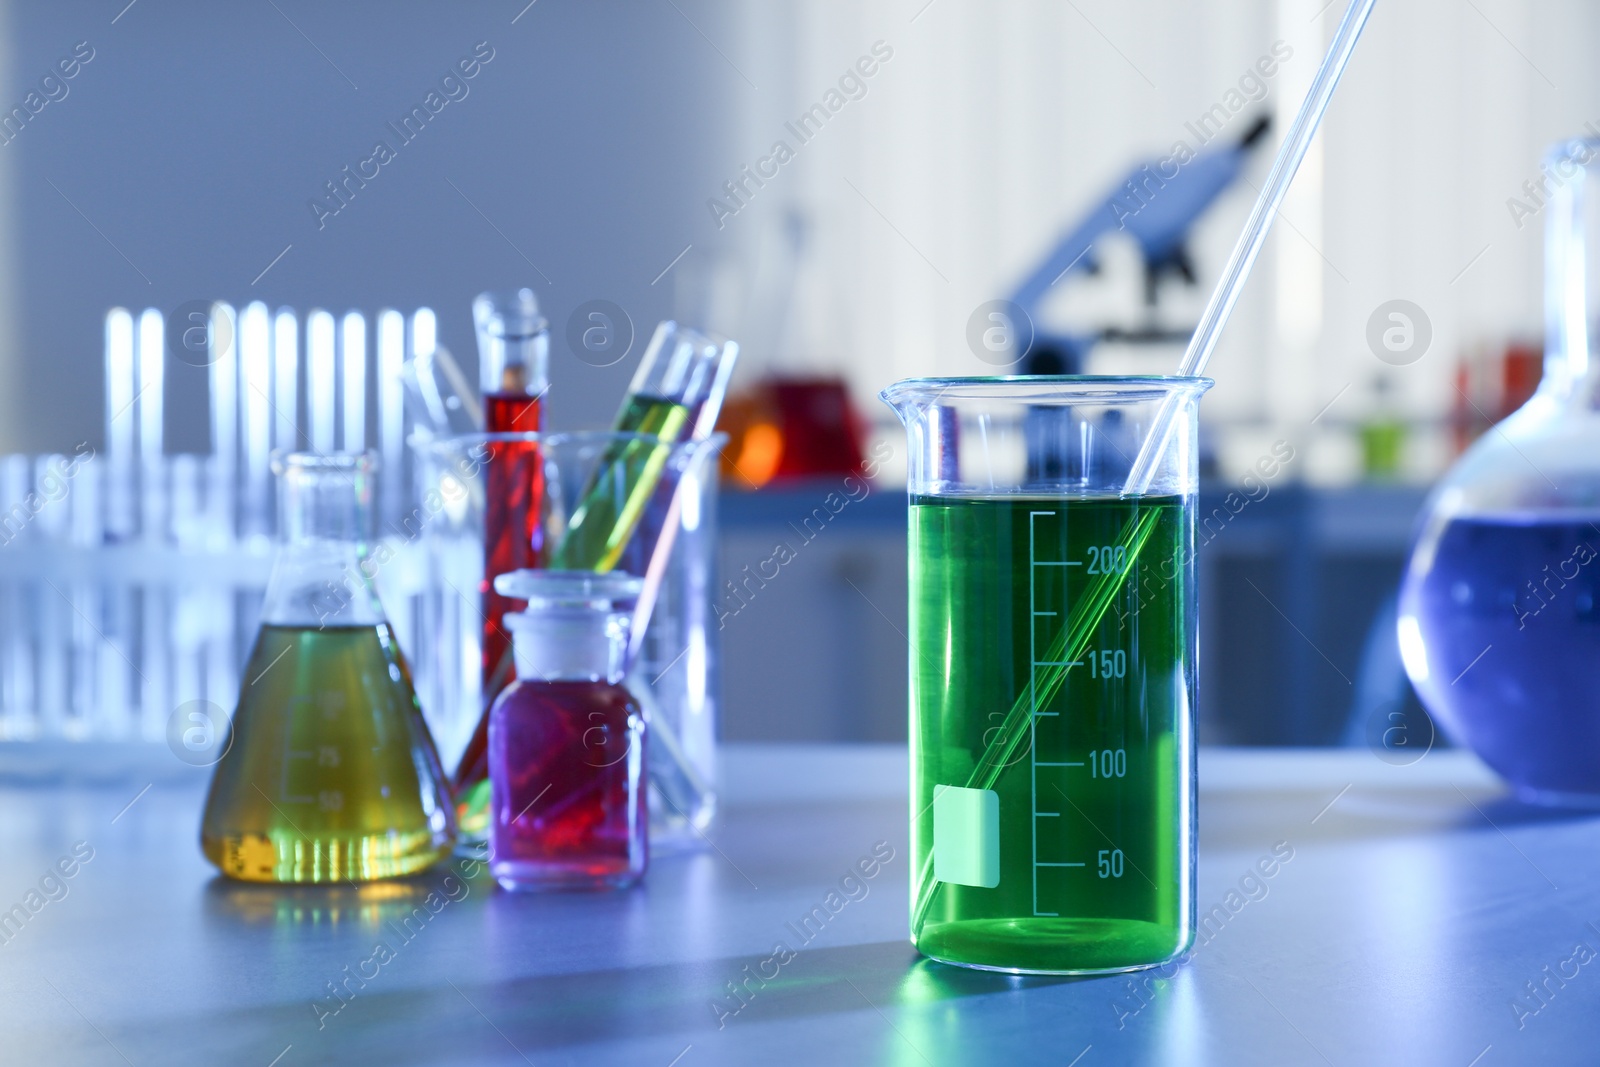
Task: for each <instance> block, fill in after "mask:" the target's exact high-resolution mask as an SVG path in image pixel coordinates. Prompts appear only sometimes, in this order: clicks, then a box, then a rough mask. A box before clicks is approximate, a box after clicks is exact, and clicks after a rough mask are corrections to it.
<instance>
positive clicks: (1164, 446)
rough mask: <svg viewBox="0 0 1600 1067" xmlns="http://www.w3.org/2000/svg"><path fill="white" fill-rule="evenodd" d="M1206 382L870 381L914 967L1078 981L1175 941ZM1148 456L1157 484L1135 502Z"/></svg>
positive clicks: (1181, 923)
mask: <svg viewBox="0 0 1600 1067" xmlns="http://www.w3.org/2000/svg"><path fill="white" fill-rule="evenodd" d="M1210 386H1211V382H1210V380H1209V379H1206V378H1197V377H1168V378H1158V377H1144V378H1109V377H1048V378H1045V377H1036V378H1028V377H1016V378H927V379H913V380H908V381H903V382H899V383H897V384H895V385H892V386H890V387H889V388H888V389H887V390H885V391H884V393H883V399H884V401H885V402H886V403H888V404H889V405H890V406H891V407H893V408H894V409H895V411H896V413H897V414H899V416H900V418H901V420H902V421H903V422H904V423H905V426H906V432H907V436H908V439H909V460H908V469H907V490H908V494H909V512H910V514H909V546H908V547H909V551H910V641H911V653H910V673H911V731H910V736H911V816H912V819H911V849H912V861H913V862H912V872H911V877H912V904H911V939H912V942H913V943H914V944H915V945H916V946H917V948H918V949H919V950H920V951H921V952H922V953H923V954H925V955H927V956H930V957H932V958H934V959H937V960H941V961H944V962H947V963H958V964H963V965H966V966H971V967H981V968H989V969H993V970H1003V971H1011V972H1016V973H1094V972H1102V971H1120V970H1132V969H1135V968H1140V967H1148V966H1153V965H1156V964H1160V963H1163V962H1165V961H1168V960H1170V959H1172V958H1174V957H1176V956H1178V955H1179V954H1180V953H1182V952H1183V951H1184V950H1185V949H1186V948H1188V946H1189V944H1190V942H1191V940H1192V938H1193V933H1194V847H1195V778H1194V721H1195V618H1196V616H1195V602H1194V560H1193V555H1194V553H1193V548H1194V495H1195V487H1196V482H1197V480H1198V469H1197V468H1198V463H1197V448H1196V435H1197V421H1196V409H1197V404H1198V401H1199V398H1200V396H1201V394H1202V393H1204V392H1205V391H1206V390H1207V389H1208V388H1210ZM1147 446H1148V447H1149V449H1150V450H1151V451H1150V458H1152V459H1154V460H1155V463H1154V467H1153V472H1151V473H1150V474H1149V477H1148V478H1141V479H1140V480H1141V481H1142V482H1144V484H1143V485H1141V486H1140V487H1139V491H1137V492H1130V491H1129V483H1130V471H1131V470H1133V469H1134V468H1135V462H1134V461H1135V457H1136V456H1138V455H1139V454H1140V453H1141V451H1143V450H1144V449H1146V447H1147ZM1146 463H1147V464H1148V460H1147V461H1146ZM1141 469H1143V468H1141Z"/></svg>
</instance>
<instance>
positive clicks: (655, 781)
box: [422, 432, 727, 854]
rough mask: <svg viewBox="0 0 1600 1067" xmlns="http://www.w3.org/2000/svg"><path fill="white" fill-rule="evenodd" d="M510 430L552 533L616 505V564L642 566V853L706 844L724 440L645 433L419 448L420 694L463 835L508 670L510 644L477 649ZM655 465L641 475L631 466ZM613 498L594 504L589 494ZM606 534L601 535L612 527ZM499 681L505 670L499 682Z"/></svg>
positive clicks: (633, 570) (556, 539) (478, 801)
mask: <svg viewBox="0 0 1600 1067" xmlns="http://www.w3.org/2000/svg"><path fill="white" fill-rule="evenodd" d="M508 436H516V437H518V438H520V439H525V440H526V441H527V442H528V443H529V445H530V446H536V451H537V455H538V457H539V465H538V477H539V478H540V479H541V481H542V484H543V489H542V492H541V505H540V509H541V510H540V514H539V522H540V529H541V532H542V536H543V537H544V539H545V542H546V543H547V544H560V543H561V542H562V540H563V539H564V537H565V536H566V535H567V533H568V531H569V530H571V529H572V527H573V525H574V523H573V517H574V516H576V515H579V514H587V515H588V516H589V517H590V518H591V519H592V518H593V517H594V516H597V515H606V516H609V519H608V522H610V523H611V524H612V528H613V529H616V528H617V527H618V526H620V524H621V523H622V522H623V521H624V517H626V521H627V523H628V528H629V530H631V532H628V531H627V530H624V531H622V533H619V534H617V536H616V537H615V538H609V537H608V538H606V539H610V540H615V542H616V544H618V545H620V546H621V549H620V551H619V552H618V553H617V554H616V557H615V563H616V566H615V568H614V569H615V570H616V571H618V572H621V573H624V574H631V575H634V576H635V577H638V578H641V579H643V581H642V585H641V589H640V592H639V595H638V598H637V603H636V604H635V605H633V607H632V625H631V628H630V634H629V643H628V648H627V650H626V656H625V660H626V662H627V664H628V669H629V671H630V674H631V678H630V681H629V685H630V688H631V689H632V691H633V693H634V695H635V696H637V697H638V699H639V701H640V703H641V704H642V705H643V707H644V710H645V712H646V713H647V715H648V716H649V719H650V734H651V740H650V760H649V780H650V781H649V785H650V819H651V826H650V835H651V846H650V847H651V851H652V853H656V854H664V853H668V852H672V851H676V850H679V849H685V848H697V847H703V843H704V839H703V837H702V836H701V835H702V834H703V833H704V831H705V830H706V829H707V827H708V826H709V825H710V822H711V819H712V817H713V816H714V814H715V810H716V791H715V789H714V782H715V778H716V719H717V714H716V704H717V684H716V681H717V651H718V645H717V631H716V627H715V625H714V622H715V617H714V615H713V613H712V606H711V605H712V592H713V590H712V585H713V579H714V575H715V570H716V568H715V545H716V503H717V474H718V468H717V456H718V453H719V452H720V451H721V449H722V447H723V445H724V444H726V442H727V438H726V437H725V436H723V435H721V434H713V435H712V436H711V437H709V438H707V439H705V440H695V441H676V442H670V441H663V440H662V439H660V438H658V437H656V436H654V435H650V434H634V433H612V432H594V433H561V434H526V435H505V434H469V435H466V436H463V437H457V438H451V439H447V440H443V441H436V442H432V443H431V444H430V445H429V446H428V449H427V452H426V454H425V456H424V459H425V463H424V473H423V495H424V501H425V506H427V501H428V500H434V501H436V502H437V503H438V504H439V507H437V508H431V507H429V508H428V514H429V515H430V516H431V517H430V518H429V520H428V523H427V532H428V541H429V556H430V563H429V566H430V569H431V571H432V573H431V575H430V580H429V586H430V590H429V592H428V593H427V594H426V596H425V597H424V603H425V607H424V615H425V616H427V625H426V630H427V632H428V633H430V634H431V635H433V638H434V639H433V640H432V641H431V642H430V643H429V647H428V648H427V649H426V651H425V652H424V653H423V655H424V656H426V657H428V659H429V661H428V663H427V664H426V666H427V668H428V669H427V670H426V671H424V672H423V674H424V676H425V677H426V678H428V679H431V680H433V681H434V682H435V683H436V684H434V685H431V686H425V687H424V691H423V693H422V700H423V705H424V707H426V708H428V710H429V717H430V720H431V721H433V722H434V723H435V730H436V732H437V733H438V736H439V741H440V747H441V748H442V749H443V751H444V753H445V756H446V759H447V762H448V763H449V764H450V765H452V766H454V767H455V768H456V771H455V774H454V778H455V786H456V797H457V805H458V808H457V810H458V812H459V814H460V819H461V825H462V839H463V840H464V841H469V842H474V843H475V842H476V841H481V840H483V838H484V837H485V836H486V835H487V833H488V825H489V790H488V788H487V781H488V770H489V764H488V722H487V719H486V718H485V717H484V710H485V706H486V705H487V704H488V703H489V702H490V701H491V700H492V699H493V697H494V695H495V694H496V693H498V692H499V690H500V688H501V687H502V686H503V685H504V684H505V681H508V680H509V679H510V678H512V677H514V676H515V674H514V671H513V669H512V660H511V658H510V657H509V656H505V657H502V660H501V661H500V662H499V663H497V664H496V665H494V667H493V669H492V670H491V671H490V672H489V682H490V684H487V685H486V684H485V680H484V672H482V671H481V669H480V664H481V663H482V653H483V644H482V637H481V634H482V625H481V624H482V618H483V599H482V594H481V590H480V586H479V581H480V578H481V576H482V575H483V574H484V573H485V551H486V549H485V543H484V534H483V531H484V528H485V525H484V521H483V512H484V508H485V506H486V502H487V496H488V492H489V487H490V486H491V485H492V484H493V478H492V473H493V467H494V465H495V464H496V463H498V462H501V457H502V456H503V455H504V454H505V453H504V452H503V451H501V452H497V451H495V450H494V448H493V447H492V446H493V445H495V444H497V443H499V442H500V441H502V440H504V439H506V438H507V437H508ZM640 472H645V473H647V474H648V478H643V477H641V476H640ZM599 492H605V493H607V494H608V495H609V497H610V499H611V502H612V504H613V505H614V506H613V507H610V508H600V507H596V506H595V504H596V494H597V493H599ZM606 539H602V540H606ZM502 679H503V680H502Z"/></svg>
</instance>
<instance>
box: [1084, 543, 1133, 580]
mask: <svg viewBox="0 0 1600 1067" xmlns="http://www.w3.org/2000/svg"><path fill="white" fill-rule="evenodd" d="M1127 566H1128V549H1127V547H1126V546H1125V545H1090V546H1089V573H1090V574H1121V573H1122V572H1123V571H1124V570H1126V569H1127Z"/></svg>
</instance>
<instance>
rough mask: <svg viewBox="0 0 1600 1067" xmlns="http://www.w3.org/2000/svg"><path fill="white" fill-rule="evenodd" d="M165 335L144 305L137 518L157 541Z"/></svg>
mask: <svg viewBox="0 0 1600 1067" xmlns="http://www.w3.org/2000/svg"><path fill="white" fill-rule="evenodd" d="M165 361H166V337H165V335H164V333H163V330H162V321H161V312H159V311H157V310H156V309H155V308H145V309H144V312H143V313H142V314H141V315H140V316H139V348H138V366H139V393H138V402H137V404H136V405H135V406H136V409H137V412H138V425H139V436H138V442H139V444H138V455H139V518H140V527H141V532H142V533H143V535H144V538H145V540H146V541H157V540H160V539H161V538H162V537H163V535H164V533H165V531H164V529H163V519H164V517H165V515H164V511H165V509H164V507H163V505H162V499H161V498H162V484H161V480H162V479H161V476H162V473H163V472H162V468H161V451H162V425H161V420H162V418H163V410H164V409H163V402H164V400H163V393H164V391H165V389H166V368H165Z"/></svg>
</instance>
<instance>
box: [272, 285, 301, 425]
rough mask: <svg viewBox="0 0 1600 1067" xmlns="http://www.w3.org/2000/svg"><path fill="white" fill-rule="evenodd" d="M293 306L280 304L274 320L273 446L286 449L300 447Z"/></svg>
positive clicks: (298, 379) (296, 336)
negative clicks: (283, 306)
mask: <svg viewBox="0 0 1600 1067" xmlns="http://www.w3.org/2000/svg"><path fill="white" fill-rule="evenodd" d="M299 328H300V324H299V322H298V321H297V320H296V319H295V314H294V309H293V308H279V309H278V314H277V315H276V316H274V318H273V320H272V392H273V401H272V406H273V407H274V408H276V409H277V410H275V411H274V412H273V413H272V446H273V447H274V448H278V449H283V450H285V451H291V452H292V451H293V450H294V449H296V448H298V447H299V434H300V403H299V400H300V350H299V336H298V330H299Z"/></svg>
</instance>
